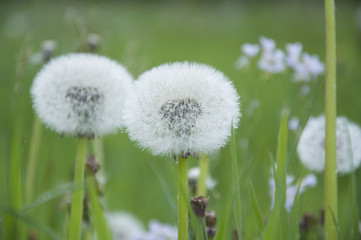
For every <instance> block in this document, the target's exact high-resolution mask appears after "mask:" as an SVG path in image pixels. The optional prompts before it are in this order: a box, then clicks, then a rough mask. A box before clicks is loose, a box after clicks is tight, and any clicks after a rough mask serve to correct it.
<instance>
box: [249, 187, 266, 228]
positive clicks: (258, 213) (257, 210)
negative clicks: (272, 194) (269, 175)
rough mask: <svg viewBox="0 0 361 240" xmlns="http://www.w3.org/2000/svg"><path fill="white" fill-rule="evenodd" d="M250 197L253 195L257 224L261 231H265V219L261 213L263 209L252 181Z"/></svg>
mask: <svg viewBox="0 0 361 240" xmlns="http://www.w3.org/2000/svg"><path fill="white" fill-rule="evenodd" d="M249 185H250V195H251V201H252V207H253V213H254V215H255V216H256V220H257V224H258V227H259V230H260V231H263V228H264V224H263V218H262V213H261V208H260V206H259V203H258V200H257V195H256V192H255V191H254V188H253V184H252V181H251V182H250V184H249Z"/></svg>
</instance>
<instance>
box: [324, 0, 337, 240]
mask: <svg viewBox="0 0 361 240" xmlns="http://www.w3.org/2000/svg"><path fill="white" fill-rule="evenodd" d="M325 11H326V86H325V87H326V89H325V90H326V93H325V112H326V165H325V179H324V181H325V237H326V239H337V238H338V237H337V228H336V225H335V222H334V219H333V216H334V218H335V220H336V221H337V219H338V209H337V165H336V164H337V163H336V26H335V3H334V0H325Z"/></svg>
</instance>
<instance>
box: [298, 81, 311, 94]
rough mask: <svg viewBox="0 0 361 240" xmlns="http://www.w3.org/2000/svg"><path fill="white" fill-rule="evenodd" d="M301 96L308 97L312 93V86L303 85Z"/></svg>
mask: <svg viewBox="0 0 361 240" xmlns="http://www.w3.org/2000/svg"><path fill="white" fill-rule="evenodd" d="M300 92H301V95H302V96H306V95H307V94H308V93H309V92H310V86H309V85H307V84H303V85H302V86H301V89H300Z"/></svg>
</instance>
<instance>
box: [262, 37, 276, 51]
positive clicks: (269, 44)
mask: <svg viewBox="0 0 361 240" xmlns="http://www.w3.org/2000/svg"><path fill="white" fill-rule="evenodd" d="M259 42H260V44H261V47H262V49H263V51H264V52H272V51H273V50H274V49H275V48H276V42H275V41H274V40H273V39H271V38H266V37H263V36H262V37H260V38H259Z"/></svg>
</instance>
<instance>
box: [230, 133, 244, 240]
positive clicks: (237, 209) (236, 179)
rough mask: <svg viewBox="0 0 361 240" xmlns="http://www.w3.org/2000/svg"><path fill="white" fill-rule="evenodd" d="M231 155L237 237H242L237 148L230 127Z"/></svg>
mask: <svg viewBox="0 0 361 240" xmlns="http://www.w3.org/2000/svg"><path fill="white" fill-rule="evenodd" d="M231 141H232V142H231V157H232V179H233V182H234V186H235V187H234V189H233V191H234V192H233V194H235V198H236V202H235V203H234V210H235V217H236V224H237V232H238V239H242V205H241V193H240V185H239V182H240V181H239V172H238V171H239V169H238V160H237V149H236V136H235V132H234V128H232V139H231Z"/></svg>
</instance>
